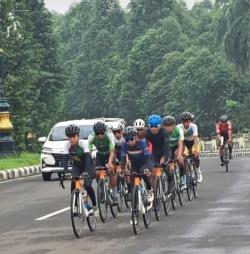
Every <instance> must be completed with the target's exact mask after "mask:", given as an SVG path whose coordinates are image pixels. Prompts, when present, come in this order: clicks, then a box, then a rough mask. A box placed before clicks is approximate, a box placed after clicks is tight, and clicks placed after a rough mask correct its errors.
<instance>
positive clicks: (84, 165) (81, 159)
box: [64, 112, 232, 217]
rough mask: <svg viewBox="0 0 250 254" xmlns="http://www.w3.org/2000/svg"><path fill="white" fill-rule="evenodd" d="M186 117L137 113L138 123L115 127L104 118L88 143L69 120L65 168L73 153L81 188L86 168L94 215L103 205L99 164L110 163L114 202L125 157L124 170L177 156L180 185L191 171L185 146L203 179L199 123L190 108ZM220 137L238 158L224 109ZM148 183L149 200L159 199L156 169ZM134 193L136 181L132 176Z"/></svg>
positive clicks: (137, 169) (139, 169) (170, 184)
mask: <svg viewBox="0 0 250 254" xmlns="http://www.w3.org/2000/svg"><path fill="white" fill-rule="evenodd" d="M180 118H181V123H179V124H176V119H175V117H173V116H171V115H169V116H165V117H164V118H161V117H160V116H159V115H151V116H149V117H148V119H147V126H146V123H145V121H144V120H142V119H137V120H135V121H134V124H133V126H127V127H125V126H124V124H123V123H120V124H118V126H116V127H112V132H110V131H109V130H108V128H107V126H106V124H105V122H103V121H98V122H96V123H95V124H94V125H93V133H92V134H91V135H90V136H89V137H88V144H87V143H86V142H84V141H83V140H80V139H79V133H80V128H79V127H78V126H76V125H73V124H71V125H69V126H68V127H66V129H65V134H66V136H67V137H68V142H66V143H65V147H64V154H65V156H64V158H65V159H64V171H65V172H68V160H69V156H71V157H72V173H71V175H72V178H71V179H72V180H71V191H72V190H73V189H74V188H75V181H76V180H77V179H79V177H80V175H81V174H82V173H83V172H86V173H87V174H84V187H85V189H86V191H87V193H88V196H89V197H90V199H91V202H92V205H93V215H94V217H98V215H99V210H98V206H97V200H96V195H95V191H94V189H93V187H92V182H93V179H94V178H96V180H97V181H98V174H95V172H94V170H93V169H95V168H98V167H106V168H107V171H108V175H109V179H110V181H109V184H110V190H111V194H112V199H113V204H118V192H117V179H118V180H119V178H118V175H117V174H116V173H114V164H115V163H114V162H116V163H117V162H119V163H120V164H119V165H120V167H121V172H136V173H142V174H143V173H144V172H146V171H147V172H150V170H151V169H153V168H154V165H156V163H158V165H162V164H163V163H167V162H168V161H169V160H176V162H177V165H178V167H179V172H180V185H181V186H180V187H181V188H182V189H183V190H184V189H185V188H187V186H186V172H185V166H184V154H185V149H187V150H188V151H189V152H191V153H192V154H193V155H194V163H195V167H196V170H197V181H198V183H201V182H202V180H203V177H202V173H201V169H200V158H199V154H200V146H199V138H198V127H197V125H196V124H195V123H193V119H194V116H193V115H192V114H191V113H189V112H183V113H182V114H181V117H180ZM216 134H217V139H218V141H219V142H220V141H221V138H222V137H223V142H224V143H223V144H225V142H227V143H228V145H229V153H230V159H232V124H231V122H230V120H229V119H228V117H227V116H226V115H222V116H221V117H220V120H219V121H218V122H217V124H216ZM223 144H221V148H220V158H221V165H223V157H222V154H221V153H222V147H223ZM94 149H96V157H95V162H94V165H93V160H92V156H91V153H92V152H93V150H94ZM166 173H167V182H168V189H167V193H171V192H172V191H173V188H174V187H175V185H174V174H173V172H171V171H167V172H166ZM142 178H143V180H144V182H145V185H146V189H147V190H146V193H147V200H148V202H152V201H153V199H154V191H153V186H152V184H151V181H150V174H149V173H147V174H146V173H145V174H143V176H142ZM127 187H128V190H129V193H131V188H132V186H131V183H130V182H129V181H128V182H127Z"/></svg>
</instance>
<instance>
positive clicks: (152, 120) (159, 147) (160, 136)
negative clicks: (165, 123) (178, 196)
mask: <svg viewBox="0 0 250 254" xmlns="http://www.w3.org/2000/svg"><path fill="white" fill-rule="evenodd" d="M161 124H162V119H161V117H160V116H158V115H151V116H149V118H148V126H149V128H148V129H147V130H146V134H145V137H146V140H147V141H149V142H150V143H151V144H152V158H153V161H154V162H155V163H160V164H162V163H165V162H167V161H168V159H169V158H170V157H171V156H170V148H169V140H168V134H167V132H166V130H165V129H164V128H162V126H161ZM168 182H169V185H168V193H171V192H172V190H173V188H174V175H173V173H172V172H171V173H170V172H168Z"/></svg>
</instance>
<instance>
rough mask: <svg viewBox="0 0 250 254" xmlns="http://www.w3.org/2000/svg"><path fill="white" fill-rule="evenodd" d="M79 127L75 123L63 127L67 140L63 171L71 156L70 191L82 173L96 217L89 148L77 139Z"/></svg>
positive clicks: (66, 167) (66, 170) (96, 210)
mask: <svg viewBox="0 0 250 254" xmlns="http://www.w3.org/2000/svg"><path fill="white" fill-rule="evenodd" d="M79 133H80V128H79V127H78V126H77V125H74V124H71V125H69V126H68V127H66V129H65V135H66V136H67V137H68V139H69V141H68V142H66V143H65V145H64V173H67V172H68V160H69V156H72V161H73V163H72V180H71V191H72V190H73V189H74V188H75V181H76V180H77V179H79V177H80V175H81V174H82V173H83V171H84V172H85V173H88V174H85V175H84V187H85V189H86V191H87V193H88V195H89V197H90V199H91V201H92V204H93V210H94V216H95V217H98V214H99V211H98V207H97V206H96V197H95V192H94V189H93V187H92V178H91V175H92V174H91V169H92V168H91V157H90V153H89V149H88V146H87V144H86V143H84V141H83V140H80V139H79Z"/></svg>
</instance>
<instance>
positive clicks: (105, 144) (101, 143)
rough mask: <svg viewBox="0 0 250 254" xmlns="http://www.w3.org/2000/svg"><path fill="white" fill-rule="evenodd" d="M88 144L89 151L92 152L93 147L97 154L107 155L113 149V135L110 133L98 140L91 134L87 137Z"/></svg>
mask: <svg viewBox="0 0 250 254" xmlns="http://www.w3.org/2000/svg"><path fill="white" fill-rule="evenodd" d="M88 142H89V145H88V147H89V150H90V151H92V150H93V145H94V146H95V147H96V150H97V152H98V153H100V154H103V155H105V154H109V152H110V151H113V150H114V149H115V141H114V135H113V134H110V133H105V134H104V137H103V138H102V139H99V138H98V136H96V135H95V133H92V134H90V135H89V138H88Z"/></svg>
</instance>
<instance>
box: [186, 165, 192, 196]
mask: <svg viewBox="0 0 250 254" xmlns="http://www.w3.org/2000/svg"><path fill="white" fill-rule="evenodd" d="M191 170H192V169H191V165H190V164H188V169H187V196H188V200H189V201H191V200H192V199H193V184H192V174H191Z"/></svg>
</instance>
